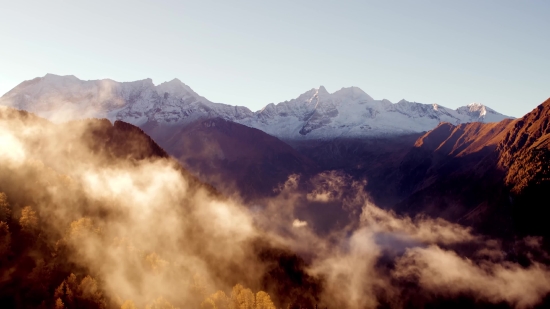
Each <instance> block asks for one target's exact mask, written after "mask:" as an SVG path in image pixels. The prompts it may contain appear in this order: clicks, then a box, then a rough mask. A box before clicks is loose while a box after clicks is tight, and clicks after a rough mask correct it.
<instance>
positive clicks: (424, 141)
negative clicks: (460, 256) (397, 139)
mask: <svg viewBox="0 0 550 309" xmlns="http://www.w3.org/2000/svg"><path fill="white" fill-rule="evenodd" d="M549 122H550V100H547V101H546V102H544V103H542V104H541V105H539V106H538V107H537V108H535V109H534V110H533V111H532V112H530V113H528V114H527V115H525V116H524V117H522V118H520V119H517V120H504V121H502V122H499V123H491V124H484V123H469V124H462V125H458V126H454V125H451V124H447V123H443V124H441V125H439V126H438V127H437V128H435V129H434V130H432V131H430V132H428V133H426V134H425V135H424V136H422V137H421V138H420V139H418V141H417V142H416V143H415V146H414V148H413V149H411V150H410V151H409V153H408V154H407V155H406V156H405V158H404V159H403V161H402V162H401V164H400V174H401V180H400V182H399V184H398V191H399V192H400V194H401V196H403V197H404V199H403V200H402V201H401V202H400V203H399V204H398V205H397V207H396V209H398V210H401V211H404V212H408V213H411V214H416V213H421V212H422V213H427V214H429V215H435V214H437V215H438V216H441V217H443V218H447V219H450V220H453V221H459V222H461V223H466V224H470V225H473V226H476V227H478V228H479V229H481V230H483V231H485V232H488V233H494V234H498V235H511V234H513V233H515V232H518V231H519V232H521V233H525V234H536V235H550V229H549V228H548V227H547V226H548V225H547V216H546V215H545V213H546V209H547V208H548V205H547V204H548V203H547V202H546V201H545V194H546V192H548V189H549V188H550V177H548V175H549V168H548V166H549V164H548V163H549V162H550V161H549V160H550V151H549V143H550V142H549V137H550V135H549V133H550V128H549V126H548V124H549Z"/></svg>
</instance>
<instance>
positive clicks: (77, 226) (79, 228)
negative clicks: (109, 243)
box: [69, 217, 101, 238]
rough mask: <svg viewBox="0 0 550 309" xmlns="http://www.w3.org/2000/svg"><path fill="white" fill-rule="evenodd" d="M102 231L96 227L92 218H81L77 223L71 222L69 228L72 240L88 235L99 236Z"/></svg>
mask: <svg viewBox="0 0 550 309" xmlns="http://www.w3.org/2000/svg"><path fill="white" fill-rule="evenodd" d="M100 232H101V230H100V229H99V228H98V227H95V226H94V224H93V222H92V219H90V218H87V217H85V218H80V219H78V220H76V221H73V222H71V227H70V228H69V237H70V238H81V237H85V236H86V235H89V234H90V233H91V234H99V233H100Z"/></svg>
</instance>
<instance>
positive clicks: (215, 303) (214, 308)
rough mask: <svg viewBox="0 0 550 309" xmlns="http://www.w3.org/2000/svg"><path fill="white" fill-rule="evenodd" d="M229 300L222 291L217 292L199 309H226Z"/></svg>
mask: <svg viewBox="0 0 550 309" xmlns="http://www.w3.org/2000/svg"><path fill="white" fill-rule="evenodd" d="M230 301H231V299H230V298H229V297H228V296H227V295H226V294H225V292H224V291H217V292H216V293H214V294H212V295H210V296H209V297H208V298H207V299H205V300H204V301H203V302H202V304H201V309H228V308H229V304H230Z"/></svg>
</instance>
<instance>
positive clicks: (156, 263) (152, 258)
mask: <svg viewBox="0 0 550 309" xmlns="http://www.w3.org/2000/svg"><path fill="white" fill-rule="evenodd" d="M145 262H146V265H147V267H148V268H149V269H151V270H152V271H153V272H155V273H160V272H161V271H162V270H164V268H165V267H166V266H167V265H168V264H169V263H168V261H165V260H163V259H161V258H160V256H159V255H158V254H156V253H155V252H153V253H151V254H149V255H147V256H146V257H145Z"/></svg>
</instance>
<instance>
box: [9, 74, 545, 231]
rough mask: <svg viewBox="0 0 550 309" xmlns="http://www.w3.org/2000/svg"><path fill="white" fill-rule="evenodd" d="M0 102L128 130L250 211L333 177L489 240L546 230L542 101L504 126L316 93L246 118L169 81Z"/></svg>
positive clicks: (469, 111) (481, 114)
mask: <svg viewBox="0 0 550 309" xmlns="http://www.w3.org/2000/svg"><path fill="white" fill-rule="evenodd" d="M0 103H1V104H2V105H8V106H11V107H14V108H17V109H22V110H27V111H31V112H33V113H36V114H38V115H41V116H43V117H46V118H49V119H51V120H57V121H62V120H67V119H79V118H86V117H100V118H101V117H103V118H107V119H109V120H111V121H112V122H115V123H124V122H127V123H130V124H134V125H136V126H138V127H140V128H141V129H142V130H143V131H144V132H145V133H146V134H148V135H149V136H150V137H151V138H152V139H153V140H154V141H155V142H156V143H158V144H159V145H160V147H162V148H163V149H165V150H166V152H167V153H168V154H169V155H171V156H173V157H174V158H176V159H177V160H178V161H179V162H180V163H181V164H182V166H183V167H184V168H185V169H186V170H189V171H190V172H191V173H192V174H194V175H195V176H197V177H198V178H199V179H200V180H202V181H203V182H206V183H209V184H211V185H213V186H214V187H215V188H217V189H218V190H219V191H221V192H222V193H224V194H226V195H227V194H229V195H234V194H237V195H238V196H240V197H242V198H244V199H245V200H249V201H250V202H251V203H254V202H253V201H256V202H257V201H260V200H261V199H262V198H263V197H266V196H271V195H274V194H276V191H277V190H276V188H277V187H278V186H279V185H280V184H282V183H284V182H285V180H286V179H287V178H288V177H289V176H291V175H301V178H300V179H299V182H300V185H301V186H302V187H303V188H304V190H306V189H311V188H312V186H313V185H314V184H313V181H314V179H315V175H318V174H319V173H323V172H327V171H338V172H339V173H342V174H345V175H348V176H349V177H351V178H350V179H351V180H353V181H357V182H358V183H362V184H363V187H364V189H365V190H366V191H367V192H368V194H369V196H370V197H371V198H372V199H373V201H374V202H375V203H376V204H378V205H380V206H382V207H384V208H390V209H393V210H396V211H397V212H399V213H409V214H411V215H416V214H421V213H424V214H428V215H431V216H436V217H442V218H445V219H447V220H450V221H454V222H461V223H464V224H467V225H471V226H475V227H477V228H479V229H480V230H483V231H484V232H487V233H491V234H498V235H511V234H514V233H516V232H521V233H527V234H529V233H534V234H549V233H550V231H548V229H547V228H546V227H545V220H544V216H543V213H542V212H541V211H542V210H543V209H544V205H542V204H540V202H538V201H539V200H541V198H542V196H543V195H544V194H543V192H544V190H545V188H547V187H548V179H549V178H548V177H547V176H548V173H550V172H548V159H549V157H548V156H549V155H548V144H549V143H548V134H549V133H550V132H549V130H550V126H549V125H548V124H549V123H550V113H549V108H550V107H549V106H550V102H549V101H546V102H544V103H543V104H541V105H540V106H539V107H538V108H536V109H535V110H533V111H532V112H531V113H529V114H527V115H525V116H524V117H522V118H520V119H513V118H511V117H507V116H504V115H502V114H500V113H498V112H496V111H494V110H492V109H490V108H489V107H486V106H484V105H481V104H477V103H473V104H470V105H467V106H464V107H460V108H458V109H456V110H452V109H449V108H445V107H443V106H439V105H435V104H421V103H415V102H408V101H405V100H401V101H400V102H398V103H391V102H389V101H387V100H374V99H373V98H371V97H370V96H369V95H367V94H366V93H365V92H363V91H362V90H361V89H359V88H356V87H351V88H343V89H341V90H339V91H336V92H334V93H332V94H331V93H328V92H327V91H326V89H325V88H324V87H319V88H318V89H312V90H309V91H307V92H305V93H304V94H302V95H300V96H299V97H298V98H296V99H293V100H290V101H286V102H282V103H279V104H268V105H267V106H266V107H264V108H263V109H261V110H259V111H256V112H252V111H250V110H249V109H248V108H246V107H240V106H230V105H226V104H220V103H213V102H210V101H209V100H207V99H206V98H204V97H201V96H199V95H198V94H196V93H195V92H194V91H193V90H192V89H191V88H190V87H188V86H187V85H185V84H183V83H182V82H180V81H179V80H177V79H174V80H172V81H170V82H166V83H162V84H160V85H157V86H155V85H154V84H153V82H152V81H151V80H150V79H146V80H142V81H136V82H129V83H118V82H115V81H112V80H99V81H81V80H79V79H77V78H76V77H74V76H56V75H52V74H48V75H46V76H44V77H40V78H35V79H33V80H30V81H25V82H23V83H21V84H20V85H18V86H17V87H15V88H14V89H13V90H11V91H9V92H8V93H6V94H5V95H4V96H3V97H2V98H1V99H0ZM342 190H345V189H342ZM304 203H305V204H306V205H305V206H304V208H303V209H302V210H301V211H302V212H303V213H302V214H301V216H302V217H308V218H310V219H311V221H310V224H311V226H312V227H317V228H319V229H320V230H327V229H330V227H331V226H332V224H333V223H334V222H328V221H330V220H328V221H327V218H325V217H326V216H327V215H326V213H330V215H328V216H329V217H332V218H339V219H338V220H342V218H346V217H348V218H350V217H352V216H353V214H352V212H350V210H349V209H347V210H345V209H338V208H331V209H334V211H332V210H331V211H328V212H326V213H325V214H322V213H323V212H320V211H318V210H319V209H320V208H319V203H318V201H315V202H312V201H304ZM308 203H309V204H308ZM329 204H330V203H329ZM539 204H540V205H539ZM312 207H313V208H312ZM328 207H329V206H328V204H326V205H325V208H326V209H328ZM330 207H334V205H332V206H330ZM336 207H337V206H336ZM315 209H317V210H315ZM323 209H324V208H323ZM314 213H317V214H319V215H318V216H317V217H315V216H312V214H314ZM533 214H537V216H536V218H533ZM316 220H317V223H316V222H315V221H316ZM335 220H336V219H335ZM497 222H498V224H496V223H497Z"/></svg>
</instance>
